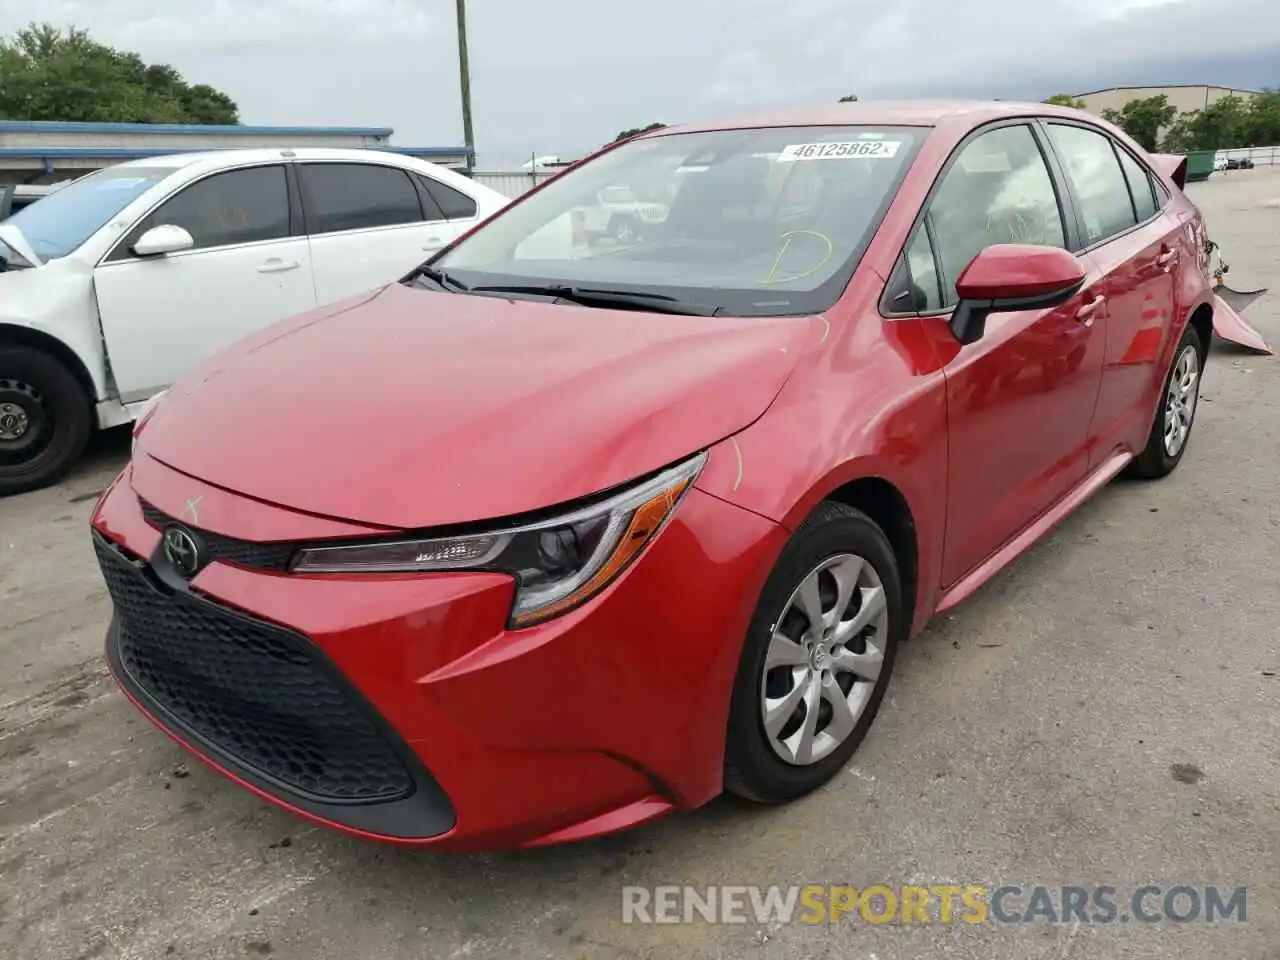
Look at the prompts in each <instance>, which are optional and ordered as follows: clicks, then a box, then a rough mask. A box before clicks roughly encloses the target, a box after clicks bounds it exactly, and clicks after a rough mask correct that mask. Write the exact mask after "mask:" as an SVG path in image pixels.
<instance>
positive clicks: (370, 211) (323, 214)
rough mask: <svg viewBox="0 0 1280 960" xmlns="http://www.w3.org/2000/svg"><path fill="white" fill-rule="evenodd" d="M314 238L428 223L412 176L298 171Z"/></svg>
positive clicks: (372, 169)
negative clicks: (315, 236)
mask: <svg viewBox="0 0 1280 960" xmlns="http://www.w3.org/2000/svg"><path fill="white" fill-rule="evenodd" d="M298 174H299V176H300V177H301V179H302V189H303V192H304V194H305V197H306V203H307V213H308V227H309V230H310V232H311V233H312V234H313V235H314V234H321V233H340V232H342V231H345V230H371V229H374V228H376V227H391V226H398V225H400V224H406V223H421V222H423V220H424V219H425V217H424V216H423V212H422V201H421V199H420V198H419V196H418V191H417V188H416V187H414V185H413V181H412V180H410V179H409V174H408V173H407V172H405V171H404V170H401V169H399V168H397V167H384V166H381V165H379V164H373V163H302V164H299V165H298Z"/></svg>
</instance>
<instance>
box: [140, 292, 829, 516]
mask: <svg viewBox="0 0 1280 960" xmlns="http://www.w3.org/2000/svg"><path fill="white" fill-rule="evenodd" d="M822 330H823V324H822V323H821V322H820V321H819V320H817V319H816V318H809V319H796V318H751V319H739V318H703V317H684V316H666V315H659V314H649V313H639V312H634V311H622V310H597V309H588V308H585V307H579V306H569V305H558V304H551V303H542V302H537V303H535V302H531V301H510V300H504V299H498V298H494V297H485V296H467V295H457V294H443V293H428V292H425V291H422V290H418V289H412V288H409V287H405V286H401V285H399V284H395V285H392V286H390V287H387V288H385V289H383V290H381V291H379V292H377V293H375V294H372V295H370V296H368V297H364V298H360V299H356V300H353V301H346V302H345V303H344V304H343V305H342V306H341V307H340V308H334V307H331V308H329V309H327V310H322V311H317V312H315V313H313V314H311V315H304V317H300V318H296V319H295V320H292V321H286V322H285V323H284V324H282V325H280V326H278V327H276V328H272V329H271V330H270V331H267V332H264V333H263V334H259V335H258V336H256V337H254V338H251V339H249V340H247V341H244V342H242V343H241V344H239V345H237V346H235V347H232V348H231V349H229V350H228V351H224V352H223V353H222V354H220V355H218V356H217V357H216V358H214V359H212V360H211V361H210V362H207V363H206V364H204V365H203V366H202V367H201V368H200V369H198V370H197V371H193V373H192V375H190V376H188V377H185V378H183V379H182V380H180V381H179V382H178V384H176V385H175V386H174V388H173V389H172V390H171V391H170V392H169V395H168V396H167V397H166V398H165V400H164V402H163V403H161V404H159V406H158V407H157V408H156V411H155V413H154V414H153V415H152V417H151V418H150V419H149V420H148V421H147V423H146V424H145V425H144V427H143V429H142V430H141V431H140V432H139V436H138V444H139V446H140V448H141V449H142V450H144V451H145V452H146V453H147V454H148V455H150V456H151V457H153V458H155V459H157V460H159V461H161V462H162V463H164V464H166V465H168V466H169V467H171V468H173V469H175V470H178V471H180V472H183V473H186V474H187V475H189V476H192V477H195V478H198V479H200V480H202V481H205V482H207V483H211V484H213V485H215V486H218V487H222V488H223V489H226V490H230V491H233V492H236V493H240V494H243V495H246V496H250V497H253V498H256V499H259V500H263V501H267V502H270V503H274V504H278V505H281V506H285V507H289V508H292V509H295V510H302V511H306V512H309V513H315V514H320V515H323V516H327V517H333V518H338V519H346V520H353V521H357V522H361V523H366V524H375V525H381V526H385V527H389V528H396V529H404V528H415V527H431V526H438V525H448V524H455V523H466V522H470V521H477V520H489V519H498V518H504V517H509V516H514V515H518V514H522V513H526V512H530V511H535V510H539V509H543V508H546V507H549V506H555V505H557V504H561V503H567V502H569V501H572V500H575V499H577V498H580V497H584V496H587V495H590V494H593V493H597V492H600V491H602V490H606V489H609V488H611V487H614V486H617V485H619V484H622V483H626V482H628V481H630V480H633V479H635V478H637V477H640V476H642V475H644V474H646V473H649V472H650V471H653V470H657V469H659V468H661V467H664V466H666V465H668V464H670V463H672V462H675V461H677V460H679V459H681V458H682V457H685V456H687V455H690V454H692V453H695V452H696V451H698V450H700V449H702V448H704V447H706V446H709V445H711V444H713V443H715V442H717V441H718V440H721V439H723V438H724V437H726V436H729V435H731V434H733V433H736V432H737V431H739V430H741V429H743V428H744V427H746V426H748V425H749V424H750V423H751V422H753V421H754V420H755V419H757V418H758V417H759V416H760V415H761V414H762V413H763V412H764V411H765V410H766V409H767V408H768V406H769V404H770V403H772V401H773V399H774V398H775V397H776V396H777V394H778V392H779V391H780V390H781V388H782V386H783V384H784V383H785V382H786V379H787V377H788V376H789V374H790V372H791V370H792V368H793V367H794V365H795V363H796V360H797V358H798V356H799V354H800V352H801V350H802V349H804V348H805V346H806V344H813V343H817V342H819V341H820V340H821V338H822V336H823V334H822Z"/></svg>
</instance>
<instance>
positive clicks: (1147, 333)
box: [1045, 120, 1180, 464]
mask: <svg viewBox="0 0 1280 960" xmlns="http://www.w3.org/2000/svg"><path fill="white" fill-rule="evenodd" d="M1045 129H1046V130H1047V132H1048V137H1049V142H1050V143H1051V144H1052V146H1053V149H1054V152H1055V153H1056V154H1057V156H1058V159H1059V160H1060V162H1061V165H1062V167H1063V169H1064V171H1065V173H1066V176H1067V179H1068V180H1069V182H1070V184H1071V189H1072V192H1073V193H1074V195H1075V201H1076V208H1077V210H1078V211H1079V221H1080V224H1079V225H1080V240H1079V243H1078V247H1079V249H1078V250H1077V253H1079V254H1080V255H1082V256H1087V257H1089V258H1090V259H1092V260H1093V262H1094V263H1095V264H1096V265H1097V267H1098V270H1099V271H1100V272H1101V274H1102V280H1101V283H1100V286H1099V292H1100V293H1101V294H1102V295H1103V296H1104V297H1106V310H1105V316H1104V319H1103V320H1102V321H1100V322H1101V324H1102V327H1103V330H1104V333H1105V338H1106V359H1105V362H1104V364H1103V373H1102V385H1101V389H1100V391H1099V393H1098V404H1097V412H1096V414H1095V415H1094V421H1093V426H1092V428H1091V441H1092V443H1091V446H1092V448H1093V453H1092V463H1093V464H1097V463H1100V462H1101V461H1102V460H1104V459H1106V458H1107V457H1108V456H1109V455H1111V454H1112V453H1113V452H1114V451H1115V450H1116V449H1117V448H1119V447H1130V448H1132V447H1133V446H1134V445H1135V444H1137V446H1138V447H1139V448H1140V447H1141V444H1142V443H1143V442H1145V435H1146V431H1147V429H1148V428H1149V427H1150V422H1151V413H1152V406H1151V404H1152V402H1153V397H1154V394H1153V392H1152V391H1153V390H1155V389H1157V388H1158V384H1159V381H1160V380H1161V377H1162V375H1163V371H1161V370H1160V369H1159V359H1160V355H1161V347H1162V346H1163V340H1164V338H1165V336H1166V335H1167V332H1168V331H1169V330H1170V329H1171V328H1172V323H1171V320H1172V313H1173V308H1174V272H1173V271H1174V269H1175V268H1176V267H1177V263H1178V257H1179V256H1180V253H1179V249H1180V244H1179V242H1178V236H1177V234H1178V230H1179V224H1178V223H1177V222H1176V221H1175V220H1174V219H1173V218H1172V217H1170V216H1168V215H1167V214H1166V213H1165V211H1164V210H1163V209H1162V206H1163V205H1164V203H1165V196H1164V194H1163V192H1160V191H1159V190H1158V187H1157V185H1156V183H1155V180H1154V178H1153V177H1152V176H1151V173H1150V171H1149V170H1148V169H1147V168H1146V166H1145V164H1143V163H1142V162H1141V161H1140V160H1138V158H1137V157H1135V156H1134V155H1133V154H1132V153H1130V152H1129V151H1128V150H1127V149H1126V148H1125V146H1124V145H1123V144H1121V143H1120V142H1119V141H1117V140H1116V139H1115V138H1113V137H1111V136H1109V135H1108V134H1106V133H1105V132H1103V131H1101V130H1099V129H1097V128H1095V127H1092V126H1086V125H1084V124H1077V123H1070V122H1066V121H1057V120H1053V121H1048V122H1046V123H1045Z"/></svg>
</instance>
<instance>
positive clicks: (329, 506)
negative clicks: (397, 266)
mask: <svg viewBox="0 0 1280 960" xmlns="http://www.w3.org/2000/svg"><path fill="white" fill-rule="evenodd" d="M1184 170H1185V164H1183V163H1181V162H1180V160H1179V158H1173V159H1172V160H1170V159H1169V158H1157V157H1151V156H1148V155H1147V154H1145V153H1144V152H1143V151H1142V150H1141V149H1140V148H1139V147H1138V146H1137V145H1136V144H1135V143H1134V142H1133V141H1132V140H1130V139H1129V138H1128V137H1126V136H1125V135H1124V134H1123V133H1121V132H1120V131H1119V130H1117V129H1116V128H1114V127H1111V126H1109V125H1107V124H1105V123H1102V122H1100V121H1096V120H1092V119H1090V118H1088V117H1087V116H1086V115H1084V114H1082V113H1079V112H1076V111H1072V110H1066V109H1058V108H1054V107H1049V106H1045V105H1042V104H1036V105H1031V106H1019V105H1013V104H1006V103H977V104H967V105H966V104H960V105H957V104H943V105H937V104H917V105H908V106H903V105H897V106H884V105H875V104H870V103H855V104H841V105H839V106H833V107H830V108H826V109H820V110H816V111H812V112H808V113H791V114H786V115H782V116H768V117H762V118H755V119H751V120H747V121H742V122H734V123H725V124H710V125H701V126H687V127H677V128H667V129H664V130H661V131H658V132H655V133H653V134H650V135H647V136H643V137H638V138H636V139H633V140H630V141H627V142H624V143H622V144H619V145H615V146H612V147H610V148H608V149H606V150H605V151H603V152H601V153H599V154H597V155H596V156H594V157H592V158H590V159H588V160H587V161H585V162H583V163H581V164H578V165H576V166H575V167H573V168H570V169H569V170H567V171H566V172H564V173H562V174H561V175H559V176H557V177H556V178H554V179H552V180H550V181H548V182H547V183H545V184H544V185H543V186H541V187H540V188H539V189H537V190H535V191H532V192H530V193H529V194H527V195H525V196H524V197H522V198H521V199H520V200H519V201H518V202H516V203H514V204H513V205H512V206H510V207H509V208H507V209H506V210H505V211H504V212H502V213H500V214H499V215H497V216H496V217H494V218H493V219H491V220H489V221H488V222H487V223H486V224H484V225H482V226H480V227H479V228H478V229H476V230H474V231H473V232H472V233H471V234H470V235H468V236H465V237H463V238H462V239H461V240H459V241H458V242H456V243H455V244H454V245H453V246H452V247H450V248H449V249H447V250H446V251H444V252H443V253H442V254H441V255H439V256H437V257H435V258H433V259H432V261H431V262H430V263H429V264H428V265H425V266H423V267H422V268H420V269H419V270H417V271H416V272H415V273H414V274H413V275H411V276H409V277H407V278H405V279H404V281H402V282H400V283H398V284H394V285H392V286H389V287H386V288H384V289H380V290H377V291H373V292H370V293H369V294H367V295H365V296H361V297H358V298H355V299H352V300H348V301H346V302H344V303H340V304H337V305H334V306H330V307H328V308H325V309H322V310H319V311H315V312H312V313H308V314H306V315H304V316H301V317H298V318H296V319H294V320H291V321H288V322H285V323H283V324H281V325H278V326H276V327H274V328H273V329H270V330H268V331H267V332H265V333H262V334H260V335H257V336H255V337H253V338H252V339H249V340H247V341H244V342H242V343H240V344H238V345H237V346H235V347H233V348H231V349H230V350H228V351H226V352H224V353H223V354H221V355H220V356H217V357H216V358H214V359H212V360H211V361H209V362H208V363H206V364H205V365H204V366H203V367H202V368H201V369H199V370H196V371H194V372H193V373H192V374H190V375H189V376H187V377H186V378H185V379H184V380H182V381H181V382H180V383H179V384H178V385H177V386H175V387H174V388H173V389H172V390H171V391H170V392H169V394H168V395H167V396H165V397H164V398H163V400H161V401H160V402H159V403H158V404H157V405H155V406H154V407H153V408H152V409H151V410H150V411H149V412H148V414H147V415H146V416H145V417H144V418H143V419H142V420H141V422H140V425H139V426H138V428H137V430H136V439H135V450H134V455H133V458H132V461H131V463H130V464H129V466H128V467H127V468H126V469H125V470H124V472H123V473H122V474H121V475H120V477H118V478H117V480H116V481H115V482H114V483H113V484H112V486H111V487H110V488H109V489H108V490H107V491H106V493H105V494H104V495H103V497H102V500H101V502H100V503H99V505H98V507H97V509H96V512H95V514H94V517H93V521H92V523H93V540H94V544H95V547H96V550H97V556H98V559H99V561H100V563H101V567H102V571H103V574H104V576H105V579H106V582H107V585H108V587H109V588H110V592H111V596H112V599H113V600H114V605H115V616H114V619H113V622H112V624H111V626H110V630H109V633H108V637H107V657H108V661H109V664H110V667H111V670H112V672H113V673H114V675H115V677H116V679H117V681H118V682H119V684H120V686H121V687H122V689H123V690H124V692H125V693H126V694H127V695H128V696H129V698H130V699H131V700H132V701H133V702H134V703H135V704H136V705H137V707H138V708H139V709H141V710H142V711H144V712H145V713H146V714H147V715H148V716H149V717H150V718H151V719H152V720H153V721H155V723H157V724H158V725H159V726H160V727H161V728H162V729H163V730H165V731H166V732H167V733H168V734H170V735H171V736H172V737H173V738H174V739H175V740H177V741H178V742H179V743H181V744H182V745H183V746H185V747H186V748H187V749H189V750H190V751H192V752H193V753H195V754H196V755H197V756H199V757H200V758H201V759H203V760H204V761H206V762H207V763H208V764H210V765H211V766H212V767H214V768H215V769H217V770H219V771H221V772H222V773H224V774H226V775H227V776H228V777H230V778H232V779H233V780H235V781H237V782H238V783H240V784H241V785H242V786H244V787H247V788H248V789H250V790H252V791H254V792H255V793H257V794H259V795H260V796H262V797H265V798H266V799H268V800H271V801H273V802H275V803H278V804H280V805H281V806H283V807H286V808H288V809H290V810H292V811H294V812H295V813H298V814H300V815H302V816H305V817H308V818H311V819H313V820H316V821H319V822H321V823H324V824H327V825H329V826H332V827H336V828H339V829H342V830H346V831H349V832H351V833H356V834H359V835H362V836H366V837H371V838H378V839H382V840H389V841H394V842H400V843H407V844H422V845H436V846H439V847H441V848H448V849H455V850H462V849H471V850H474V849H483V848H495V847H516V846H530V845H538V844H547V843H557V842H562V841H567V840H575V839H581V838H585V837H589V836H593V835H598V834H603V833H607V832H610V831H615V830H619V829H622V828H626V827H630V826H632V825H635V824H638V823H641V822H644V821H647V820H650V819H652V818H655V817H658V816H660V815H662V814H664V813H667V812H668V811H671V810H673V809H677V808H693V807H697V806H699V805H701V804H704V803H706V802H707V801H709V800H710V799H712V798H713V797H715V796H716V795H717V794H719V793H721V792H722V791H724V790H728V791H731V792H733V793H735V794H739V795H741V796H744V797H748V798H750V799H752V800H756V801H760V802H764V803H780V802H785V801H788V800H791V799H793V798H796V797H799V796H801V795H803V794H805V793H807V792H809V791H811V790H814V789H815V788H817V787H818V786H820V785H821V784H823V783H824V782H825V781H827V780H828V779H830V778H831V777H832V776H833V775H834V774H836V773H837V772H838V771H839V770H840V769H841V768H842V767H843V766H844V765H845V764H846V763H847V762H848V761H849V759H850V757H851V756H852V755H853V753H854V751H855V750H857V748H858V745H859V744H860V743H861V741H862V740H863V738H864V737H865V736H866V735H867V731H868V729H869V728H870V726H871V724H872V721H873V719H874V718H875V716H876V712H877V710H878V709H879V708H880V706H881V704H882V701H883V700H884V696H885V690H886V687H887V685H888V683H889V677H890V673H891V671H892V669H893V663H894V657H895V654H896V652H897V649H898V646H899V645H900V644H901V643H902V642H903V641H905V640H907V639H908V638H909V637H911V636H912V635H913V634H915V633H918V632H919V631H920V630H921V629H922V628H923V627H924V626H925V624H926V623H927V622H928V621H929V619H930V618H931V617H932V616H933V615H935V614H936V613H938V612H939V611H942V610H946V609H949V608H951V607H953V606H955V605H956V604H957V603H959V602H960V601H961V600H962V599H964V598H965V597H966V596H968V595H969V594H971V593H972V592H973V591H974V590H975V589H977V588H978V587H979V586H980V585H981V584H982V583H983V582H984V581H986V580H987V579H988V578H990V577H991V576H992V575H993V574H994V573H995V572H996V571H997V570H999V569H1000V568H1001V567H1004V566H1005V565H1006V564H1008V563H1009V562H1010V561H1012V560H1013V559H1014V558H1015V557H1017V556H1018V555H1019V554H1020V553H1021V552H1023V551H1024V550H1026V549H1027V548H1028V547H1029V546H1030V545H1031V544H1032V543H1033V542H1034V541H1035V540H1036V539H1037V538H1038V537H1041V536H1042V535H1044V534H1045V532H1046V531H1048V530H1049V529H1050V528H1051V527H1053V525H1054V524H1056V523H1057V522H1059V521H1060V520H1062V519H1063V517H1065V516H1066V515H1067V514H1069V513H1070V512H1071V511H1072V510H1073V509H1074V508H1076V507H1077V506H1079V505H1080V504H1081V502H1083V501H1084V500H1085V498H1087V497H1088V496H1089V495H1090V494H1092V493H1093V492H1094V491H1096V490H1097V489H1099V488H1100V487H1102V486H1103V485H1104V484H1106V483H1107V481H1109V480H1110V479H1111V478H1112V477H1114V476H1116V475H1117V474H1119V473H1120V472H1121V471H1123V470H1129V471H1131V472H1133V473H1135V474H1138V475H1140V476H1143V477H1153V478H1154V477H1161V476H1164V475H1165V474H1168V473H1169V472H1170V471H1171V470H1173V469H1174V468H1175V467H1177V465H1178V463H1179V461H1180V460H1181V459H1182V457H1183V455H1184V453H1185V451H1186V449H1187V441H1188V437H1189V435H1190V432H1191V429H1192V424H1193V422H1194V417H1195V412H1196V400H1197V396H1198V393H1199V387H1200V377H1201V372H1202V370H1203V367H1204V363H1205V357H1206V354H1207V351H1208V346H1209V341H1210V338H1211V336H1212V332H1213V328H1214V324H1215V323H1219V324H1222V325H1223V327H1222V328H1223V329H1228V327H1227V326H1226V325H1228V324H1229V325H1232V326H1231V327H1230V328H1229V329H1231V330H1234V331H1236V335H1237V336H1240V335H1242V334H1240V330H1242V329H1243V330H1246V331H1247V328H1243V327H1242V326H1239V325H1240V324H1241V321H1239V318H1238V317H1236V316H1235V315H1234V314H1233V313H1231V311H1230V310H1229V308H1227V307H1226V306H1225V305H1224V304H1222V303H1221V302H1220V301H1218V300H1217V299H1216V298H1215V295H1214V293H1213V291H1212V289H1211V286H1210V277H1209V275H1208V254H1207V249H1208V241H1207V237H1206V235H1205V230H1204V225H1203V223H1202V222H1201V218H1200V215H1199V213H1198V212H1197V210H1196V208H1195V207H1194V206H1193V205H1192V204H1191V202H1190V201H1189V200H1188V199H1187V198H1186V196H1184V195H1183V193H1182V190H1181V183H1182V181H1181V179H1180V176H1181V173H1182V171H1184ZM611 187H613V188H626V189H627V190H628V191H629V193H630V195H631V196H633V197H634V198H635V200H636V203H637V205H643V210H644V212H645V215H644V217H643V218H642V219H639V220H637V223H638V224H639V228H638V229H637V230H636V231H633V232H630V233H628V235H627V236H626V237H625V238H621V239H619V238H618V237H610V236H607V235H604V236H599V237H593V236H592V235H591V234H590V231H588V230H586V229H584V227H583V224H585V223H590V222H592V215H594V213H598V210H597V209H596V207H597V206H598V205H599V203H600V200H599V197H600V195H601V194H602V193H604V192H605V191H606V190H607V189H608V188H611ZM615 192H617V191H615ZM593 205H594V206H593ZM175 322H180V318H175Z"/></svg>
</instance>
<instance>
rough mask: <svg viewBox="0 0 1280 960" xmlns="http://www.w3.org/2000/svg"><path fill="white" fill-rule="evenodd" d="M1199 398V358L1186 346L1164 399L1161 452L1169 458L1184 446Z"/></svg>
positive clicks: (1176, 364) (1193, 348) (1179, 356)
mask: <svg viewBox="0 0 1280 960" xmlns="http://www.w3.org/2000/svg"><path fill="white" fill-rule="evenodd" d="M1199 397H1200V354H1199V352H1198V351H1197V350H1196V348H1195V347H1194V346H1193V345H1190V344H1188V345H1187V346H1185V347H1183V349H1182V352H1181V353H1180V354H1178V359H1177V361H1176V362H1175V363H1174V367H1173V375H1172V376H1171V377H1170V378H1169V390H1168V393H1167V394H1166V396H1165V410H1164V450H1165V453H1167V454H1168V455H1169V456H1171V457H1176V456H1177V455H1178V454H1179V453H1180V452H1181V450H1182V448H1183V446H1184V445H1185V444H1186V442H1187V436H1188V435H1189V434H1190V433H1191V421H1192V419H1193V418H1194V417H1195V413H1196V403H1197V402H1198V400H1199Z"/></svg>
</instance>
